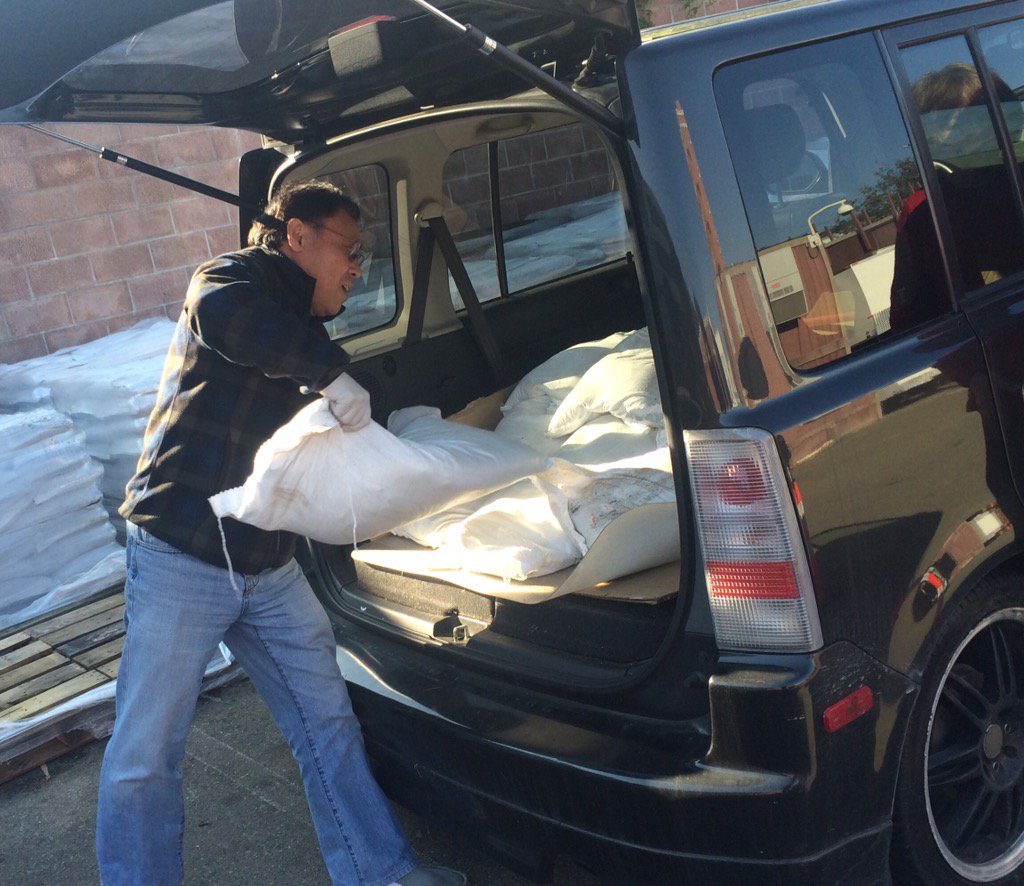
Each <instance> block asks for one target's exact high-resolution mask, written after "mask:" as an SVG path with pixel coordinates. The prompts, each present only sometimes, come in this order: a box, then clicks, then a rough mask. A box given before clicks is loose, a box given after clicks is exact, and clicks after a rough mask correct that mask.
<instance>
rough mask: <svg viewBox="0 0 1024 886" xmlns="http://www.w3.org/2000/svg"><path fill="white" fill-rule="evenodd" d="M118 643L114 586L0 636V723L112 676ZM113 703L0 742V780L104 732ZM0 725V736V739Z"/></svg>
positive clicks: (234, 671)
mask: <svg viewBox="0 0 1024 886" xmlns="http://www.w3.org/2000/svg"><path fill="white" fill-rule="evenodd" d="M123 647H124V592H123V589H122V588H121V587H120V586H119V587H116V588H111V589H110V590H108V591H106V592H104V593H103V594H101V595H100V596H99V597H93V598H91V599H89V600H86V601H83V602H82V603H80V604H78V605H75V606H73V607H71V608H69V609H67V610H64V611H60V612H56V613H53V614H50V615H47V616H43V617H42V618H40V619H37V620H36V621H33V622H29V623H26V624H23V625H19V626H18V627H17V628H15V629H13V630H11V631H8V632H7V633H6V634H0V726H5V725H10V724H12V723H17V722H18V721H20V720H24V719H27V718H29V717H35V716H36V715H39V714H45V713H46V712H47V711H49V710H53V709H54V708H55V707H57V706H58V705H60V704H63V703H64V702H66V701H69V700H71V699H74V698H76V697H77V696H80V695H82V694H84V693H86V692H88V691H89V690H90V689H94V688H95V687H97V686H102V685H103V684H104V683H109V682H111V681H113V680H114V679H115V678H116V677H117V670H118V666H119V665H120V663H121V651H122V649H123ZM240 674H241V671H240V670H239V668H238V667H237V665H232V666H230V667H226V668H222V669H220V670H218V671H215V672H214V673H212V674H208V675H207V676H206V678H205V679H204V680H203V691H208V690H210V689H213V688H215V687H217V686H222V685H224V684H225V683H228V682H230V681H231V680H234V679H235V678H236V677H238V676H239V675H240ZM113 724H114V700H113V698H106V699H103V700H101V701H98V702H96V703H95V704H92V705H86V706H80V707H78V708H75V709H74V710H71V711H68V712H66V713H64V714H60V715H57V714H55V715H54V716H53V717H52V718H47V717H45V716H44V717H41V718H40V721H39V724H38V725H37V726H34V727H33V728H32V729H31V730H24V731H21V732H19V733H18V734H16V735H15V736H14V737H13V739H11V740H10V741H8V742H3V741H0V784H3V783H4V782H6V781H10V780H11V779H12V778H16V777H17V776H19V775H21V774H23V773H25V772H28V771H29V770H32V769H37V768H38V767H40V766H43V765H45V764H46V763H48V762H50V761H51V760H54V759H56V758H57V757H60V756H61V755H63V754H66V753H67V752H68V751H71V750H74V749H75V748H77V747H81V746H82V745H84V744H88V743H89V742H91V741H94V740H96V739H99V738H105V737H106V736H108V735H109V734H110V731H111V729H112V728H113ZM2 734H3V733H2V730H0V737H2Z"/></svg>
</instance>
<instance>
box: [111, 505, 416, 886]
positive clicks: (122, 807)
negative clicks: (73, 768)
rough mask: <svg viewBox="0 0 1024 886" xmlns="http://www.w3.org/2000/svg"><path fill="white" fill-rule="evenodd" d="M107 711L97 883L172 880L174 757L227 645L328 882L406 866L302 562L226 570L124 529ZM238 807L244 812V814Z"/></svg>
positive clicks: (375, 883) (379, 878) (385, 876)
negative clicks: (279, 747)
mask: <svg viewBox="0 0 1024 886" xmlns="http://www.w3.org/2000/svg"><path fill="white" fill-rule="evenodd" d="M127 561H128V580H127V583H126V584H125V616H124V617H125V624H126V626H127V630H128V633H127V637H126V638H125V645H124V653H123V655H122V658H121V668H120V671H119V672H118V678H117V719H116V720H115V723H114V733H113V735H112V736H111V738H110V742H109V744H108V745H107V750H106V754H105V756H104V758H103V768H102V770H101V773H100V792H99V811H98V816H97V827H96V854H97V857H98V860H99V866H100V876H101V878H102V881H103V883H104V884H106V886H121V884H131V886H164V884H178V883H181V881H182V834H183V829H184V828H183V826H184V798H183V794H182V778H181V767H180V763H181V759H182V757H183V756H184V753H185V739H186V736H187V735H188V731H189V727H190V726H191V723H192V716H193V713H194V711H195V706H196V700H197V698H198V696H199V689H200V686H201V683H202V679H203V671H204V670H205V668H206V665H207V663H208V662H209V661H210V659H211V658H212V656H213V654H214V652H215V650H216V648H217V644H218V643H219V642H220V641H221V640H224V641H225V642H226V643H227V645H228V646H229V648H230V649H231V651H232V652H233V653H234V655H235V657H236V658H237V659H238V662H239V664H241V666H242V667H243V668H244V669H245V671H246V673H247V674H248V675H249V677H250V678H251V679H252V682H253V683H254V684H255V686H256V688H257V690H258V691H259V693H260V695H261V696H262V698H263V700H264V701H265V702H266V704H267V706H268V707H269V708H270V710H271V712H272V713H273V715H274V719H275V720H276V721H277V725H278V726H279V727H280V729H281V732H282V733H283V734H284V736H285V738H286V739H287V740H288V744H289V745H290V746H291V749H292V753H293V754H294V755H295V758H296V759H297V760H298V762H299V768H300V770H301V772H302V780H303V783H304V784H305V788H306V798H307V800H308V802H309V808H310V811H311V813H312V816H313V823H314V825H315V826H316V833H317V837H318V838H319V840H320V848H321V850H322V851H323V855H324V861H325V862H326V864H327V869H328V871H329V872H330V875H331V879H332V881H333V882H334V883H335V884H353V886H356V884H358V886H384V884H388V883H391V882H392V881H394V880H397V879H398V878H399V877H402V876H404V875H405V874H406V873H408V872H409V871H410V870H412V869H413V867H415V863H414V861H413V856H412V851H411V849H410V848H409V844H408V843H407V842H406V839H405V836H404V835H403V833H402V830H401V828H400V826H399V824H398V822H397V821H396V819H395V817H394V813H393V812H392V810H391V807H390V805H389V804H388V802H387V800H386V799H385V798H384V795H383V794H382V793H381V790H380V788H379V787H378V786H377V783H376V781H374V778H373V775H372V774H371V772H370V769H369V766H368V764H367V760H366V755H365V753H364V750H363V739H362V733H361V731H360V728H359V721H358V720H357V719H356V716H355V714H354V713H353V711H352V705H351V703H350V702H349V697H348V691H347V689H346V688H345V681H344V680H343V679H342V677H341V673H340V672H339V670H338V663H337V659H336V657H335V644H334V635H333V633H332V631H331V626H330V622H329V620H328V618H327V614H326V613H325V612H324V610H323V608H322V607H321V606H320V604H319V603H318V602H317V600H316V598H315V596H314V595H313V591H312V589H311V588H310V586H309V583H308V582H307V581H306V578H305V576H304V575H303V574H302V570H301V569H300V568H299V565H298V564H297V563H296V562H295V561H294V560H292V561H291V563H289V564H288V565H286V566H282V567H281V568H280V569H271V570H267V571H265V572H261V573H259V574H257V575H241V574H238V573H236V574H235V576H234V578H235V582H236V583H237V585H238V590H237V591H236V590H235V589H234V587H233V586H232V582H231V580H230V578H229V574H228V571H227V570H226V569H220V568H218V567H216V566H211V565H209V564H208V563H204V562H203V561H201V560H198V559H196V558H195V557H191V556H189V555H188V554H184V553H181V552H180V551H178V550H177V549H175V548H173V547H171V546H170V545H168V544H165V543H164V542H162V541H160V540H159V539H157V538H155V537H154V536H153V535H151V534H150V533H148V532H146V531H144V530H142V529H139V528H138V527H136V526H134V525H133V524H131V523H129V524H128V548H127ZM241 814H244V812H243V813H241Z"/></svg>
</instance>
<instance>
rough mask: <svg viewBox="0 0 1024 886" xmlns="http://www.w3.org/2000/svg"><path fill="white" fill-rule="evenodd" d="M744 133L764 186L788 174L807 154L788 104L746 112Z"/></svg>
mask: <svg viewBox="0 0 1024 886" xmlns="http://www.w3.org/2000/svg"><path fill="white" fill-rule="evenodd" d="M745 113H746V118H747V126H748V132H749V134H750V139H751V143H752V144H753V146H754V156H755V157H757V161H758V164H759V166H760V170H759V171H760V173H761V179H762V181H764V182H765V183H766V184H770V183H772V182H778V181H781V180H782V179H784V178H786V177H787V176H789V175H792V174H793V173H794V172H796V171H797V169H798V168H799V166H800V161H801V160H802V159H803V157H804V155H805V154H806V153H807V142H806V139H805V137H804V128H803V125H802V124H801V123H800V118H799V117H798V116H797V113H796V111H794V110H793V108H792V107H790V106H789V105H784V104H775V105H765V106H764V107H762V108H750V109H749V110H747V111H746V112H745Z"/></svg>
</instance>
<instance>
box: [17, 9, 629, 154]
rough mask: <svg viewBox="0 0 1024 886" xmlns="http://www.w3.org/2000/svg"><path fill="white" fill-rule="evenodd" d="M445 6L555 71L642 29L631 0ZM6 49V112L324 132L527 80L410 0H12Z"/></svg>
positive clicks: (311, 137) (503, 90) (312, 134)
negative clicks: (132, 0)
mask: <svg viewBox="0 0 1024 886" xmlns="http://www.w3.org/2000/svg"><path fill="white" fill-rule="evenodd" d="M436 6H437V7H439V8H440V9H441V10H442V11H443V12H445V13H446V14H448V15H449V16H451V17H452V18H454V19H455V20H458V21H464V22H468V23H471V24H473V25H475V26H476V27H477V28H479V29H480V30H482V31H484V32H486V33H487V34H489V35H490V36H491V37H493V38H494V39H495V40H497V41H498V42H500V43H502V44H504V45H506V46H508V47H509V48H510V49H512V50H513V51H514V52H515V53H516V54H518V55H519V56H520V57H521V58H523V59H524V60H526V61H527V62H530V63H531V64H532V65H535V66H538V67H539V66H545V68H547V69H548V70H550V71H552V72H554V73H556V75H557V73H558V69H559V68H560V67H561V68H563V69H566V68H569V69H571V68H574V67H576V66H578V65H579V63H580V61H581V60H582V59H584V58H586V56H587V54H588V52H589V51H590V49H591V48H592V46H593V45H594V43H595V40H596V39H598V38H597V34H598V32H601V33H602V37H601V38H600V39H601V40H602V41H607V45H608V47H609V49H610V50H611V51H612V52H613V53H621V52H623V51H625V50H626V49H628V48H629V47H631V46H633V45H636V44H637V43H639V30H638V26H637V23H636V13H635V10H634V8H633V3H632V0H600V2H597V3H593V2H584V0H517V2H514V3H507V2H490V0H489V2H451V0H438V2H437V4H436ZM0 50H2V56H0V57H2V58H3V59H4V77H3V78H2V81H0V123H12V122H19V123H24V122H41V121H50V122H58V121H60V122H100V121H102V122H112V121H113V122H148V123H176V124H182V123H205V124H213V125H217V126H225V127H232V128H241V129H251V130H254V131H256V132H260V133H263V134H265V135H267V136H270V137H272V138H274V139H277V140H280V141H282V142H286V143H290V144H295V143H315V142H318V141H322V140H323V139H325V138H327V137H330V136H332V135H335V134H338V133H342V132H349V131H352V130H355V129H358V128H361V127H364V126H367V125H371V124H373V123H377V122H380V121H383V120H387V119H394V118H396V117H400V116H404V115H406V114H410V113H415V112H417V111H419V110H421V109H423V108H425V107H434V108H444V107H450V106H452V105H456V104H462V103H465V102H468V101H478V100H482V99H500V98H504V97H507V96H509V95H511V94H513V93H515V92H519V91H521V90H522V81H521V79H519V78H517V77H516V76H514V75H513V74H511V73H510V72H509V71H508V70H506V69H504V68H502V67H500V66H498V65H496V64H495V63H494V62H493V60H490V59H488V58H486V57H485V56H484V55H482V54H480V53H478V52H476V51H474V50H473V48H472V47H471V46H469V45H467V44H466V43H465V42H464V41H463V40H462V38H461V37H460V36H459V34H458V32H457V31H455V30H453V29H452V28H451V27H449V26H448V25H446V24H445V23H444V22H443V21H441V20H440V19H439V18H438V17H436V16H435V15H432V14H430V13H429V12H426V11H424V10H423V9H422V8H420V7H419V6H417V5H416V3H414V2H411V0H383V2H367V0H294V2H288V3H284V2H283V0H221V2H208V0H153V2H146V3H137V4H111V3H108V2H105V0H76V2H71V0H39V2H36V3H19V4H14V5H13V7H10V6H9V7H8V8H7V9H5V10H4V28H3V32H2V35H0Z"/></svg>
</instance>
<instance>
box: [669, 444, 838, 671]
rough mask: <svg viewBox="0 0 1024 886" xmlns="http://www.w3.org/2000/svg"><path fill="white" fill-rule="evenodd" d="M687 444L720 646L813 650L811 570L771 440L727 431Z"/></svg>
mask: <svg viewBox="0 0 1024 886" xmlns="http://www.w3.org/2000/svg"><path fill="white" fill-rule="evenodd" d="M684 441H685V444H686V456H687V462H688V465H689V470H690V480H691V483H692V487H693V498H694V509H695V513H696V522H697V535H698V538H699V539H700V546H701V552H702V553H703V555H704V576H705V580H706V582H707V588H708V596H709V598H710V600H711V612H712V615H713V616H714V620H715V635H716V637H717V639H718V644H719V645H720V646H721V647H723V648H727V649H745V650H764V651H770V652H798V651H799V652H804V651H810V650H812V649H816V648H818V647H819V646H821V642H822V641H821V628H820V626H819V623H818V610H817V606H816V605H815V602H814V593H813V589H812V587H811V579H810V571H809V570H808V567H807V559H806V556H805V554H804V550H803V544H802V541H801V536H800V532H799V525H798V523H797V519H796V513H795V511H794V507H793V500H792V498H791V496H790V493H789V487H788V485H787V483H786V478H785V474H784V473H783V471H782V464H781V462H780V461H779V455H778V451H777V449H776V448H775V442H774V440H773V439H772V436H771V435H770V434H768V433H766V432H765V431H760V430H756V429H753V428H730V429H722V430H715V431H686V432H685V434H684Z"/></svg>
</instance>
